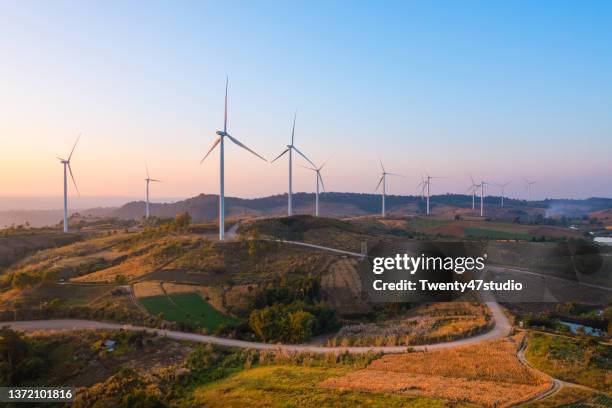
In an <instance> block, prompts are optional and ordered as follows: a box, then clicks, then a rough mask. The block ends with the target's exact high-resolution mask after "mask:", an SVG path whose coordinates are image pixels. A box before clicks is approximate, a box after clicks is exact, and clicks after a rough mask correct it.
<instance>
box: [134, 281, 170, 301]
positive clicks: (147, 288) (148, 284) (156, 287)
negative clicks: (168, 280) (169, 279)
mask: <svg viewBox="0 0 612 408" xmlns="http://www.w3.org/2000/svg"><path fill="white" fill-rule="evenodd" d="M163 294H164V291H163V289H162V287H161V283H160V282H156V281H144V282H137V283H135V284H134V296H136V297H137V298H143V297H149V296H161V295H163Z"/></svg>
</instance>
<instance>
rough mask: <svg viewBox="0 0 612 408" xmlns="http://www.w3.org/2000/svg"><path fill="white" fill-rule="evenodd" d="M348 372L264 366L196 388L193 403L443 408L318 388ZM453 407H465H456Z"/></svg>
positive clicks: (408, 398) (425, 402) (397, 397)
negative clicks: (326, 381) (323, 382)
mask: <svg viewBox="0 0 612 408" xmlns="http://www.w3.org/2000/svg"><path fill="white" fill-rule="evenodd" d="M347 372H348V369H347V368H325V367H300V366H294V365H280V366H276V365H274V366H265V367H257V368H253V369H250V370H246V371H242V372H240V373H238V374H235V375H233V376H231V377H229V378H227V379H225V380H222V381H219V382H217V383H214V384H210V385H206V386H203V387H199V388H196V389H195V391H194V396H193V399H194V402H195V403H196V404H201V405H204V406H207V407H252V406H266V407H291V406H295V407H298V406H305V407H315V406H316V407H406V406H410V407H417V408H418V407H428V408H429V407H432V408H433V407H445V406H447V404H446V403H445V402H444V401H441V400H437V399H429V398H421V397H414V396H405V395H397V394H388V393H382V392H362V391H359V390H353V389H335V388H330V387H321V386H320V383H321V382H322V381H325V380H329V379H330V378H336V377H339V376H342V375H346V374H347ZM454 406H455V407H467V406H469V405H468V404H457V405H454Z"/></svg>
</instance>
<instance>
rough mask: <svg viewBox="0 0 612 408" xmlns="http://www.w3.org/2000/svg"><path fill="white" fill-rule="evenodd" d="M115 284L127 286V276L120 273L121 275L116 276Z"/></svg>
mask: <svg viewBox="0 0 612 408" xmlns="http://www.w3.org/2000/svg"><path fill="white" fill-rule="evenodd" d="M115 283H116V284H117V285H126V284H127V278H126V277H125V275H123V274H120V273H119V274H117V275H115Z"/></svg>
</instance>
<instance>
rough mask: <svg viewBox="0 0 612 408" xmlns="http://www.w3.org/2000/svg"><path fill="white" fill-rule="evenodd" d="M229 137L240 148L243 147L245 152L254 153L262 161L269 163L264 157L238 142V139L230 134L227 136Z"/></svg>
mask: <svg viewBox="0 0 612 408" xmlns="http://www.w3.org/2000/svg"><path fill="white" fill-rule="evenodd" d="M225 135H226V136H227V137H229V139H230V140H231V141H232V142H234V143H235V144H237V145H238V146H240V147H242V148H243V149H244V150H247V151H249V152H251V153H253V154H254V155H255V156H257V157H259V158H260V159H261V160H263V161H265V162H267V160H266V159H264V158H263V157H262V156H260V155H258V154H257V153H255V152H254V151H253V150H251V149H249V148H248V147H246V146H245V145H243V144H242V143H240V141H238V139H236V138H234V137H233V136H231V135H230V134H229V133H226V134H225Z"/></svg>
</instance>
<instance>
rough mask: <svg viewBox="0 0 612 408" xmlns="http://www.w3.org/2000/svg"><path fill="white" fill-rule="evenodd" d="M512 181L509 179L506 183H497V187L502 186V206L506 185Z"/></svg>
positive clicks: (502, 204)
mask: <svg viewBox="0 0 612 408" xmlns="http://www.w3.org/2000/svg"><path fill="white" fill-rule="evenodd" d="M510 183H511V182H510V181H509V182H507V183H504V184H497V187H499V188H501V206H502V207H503V206H504V194H505V193H506V187H508V185H509V184H510Z"/></svg>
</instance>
